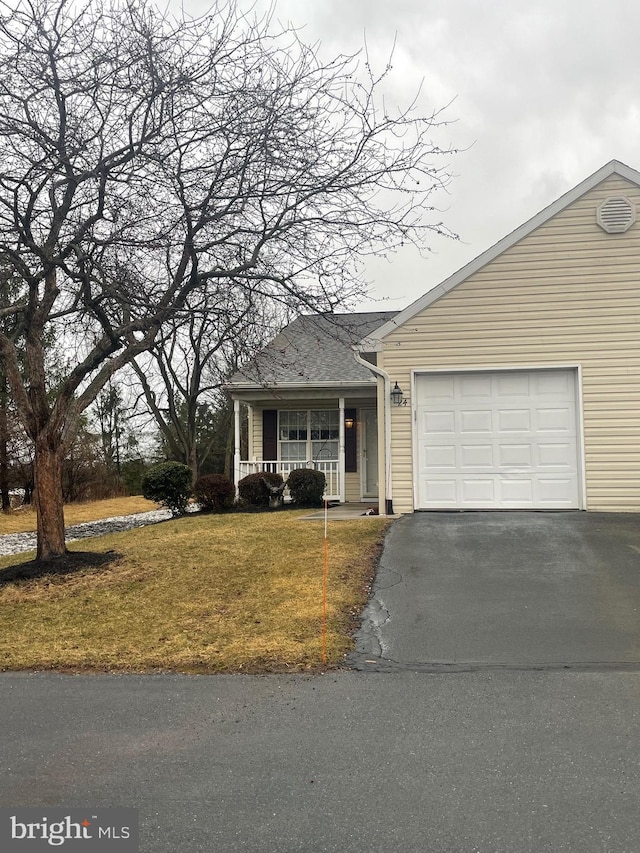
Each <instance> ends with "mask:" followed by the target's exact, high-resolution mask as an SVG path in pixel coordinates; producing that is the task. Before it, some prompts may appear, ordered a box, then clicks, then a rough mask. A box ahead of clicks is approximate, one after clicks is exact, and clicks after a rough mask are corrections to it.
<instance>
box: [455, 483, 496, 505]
mask: <svg viewBox="0 0 640 853" xmlns="http://www.w3.org/2000/svg"><path fill="white" fill-rule="evenodd" d="M461 486H462V494H461V498H462V503H463V505H464V506H470V505H472V504H478V505H485V506H491V505H492V504H493V503H494V502H495V500H496V490H495V486H496V484H495V480H494V479H493V477H486V478H484V479H481V478H479V477H477V478H475V477H474V478H473V479H471V478H469V479H466V478H464V479H462V480H461Z"/></svg>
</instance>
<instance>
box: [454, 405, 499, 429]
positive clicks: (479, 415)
mask: <svg viewBox="0 0 640 853" xmlns="http://www.w3.org/2000/svg"><path fill="white" fill-rule="evenodd" d="M458 423H459V430H460V432H462V433H465V432H481V433H489V434H491V433H493V417H492V412H491V410H490V409H489V410H484V411H482V410H476V411H473V410H471V411H469V410H467V411H465V410H463V411H461V412H460V419H459V421H458Z"/></svg>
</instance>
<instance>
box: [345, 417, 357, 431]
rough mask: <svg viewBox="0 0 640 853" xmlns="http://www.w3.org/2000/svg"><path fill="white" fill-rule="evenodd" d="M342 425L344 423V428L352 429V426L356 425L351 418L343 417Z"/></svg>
mask: <svg viewBox="0 0 640 853" xmlns="http://www.w3.org/2000/svg"><path fill="white" fill-rule="evenodd" d="M344 425H345V428H346V429H353V428H354V426H355V425H356V422H355V420H354V419H353V418H345V419H344Z"/></svg>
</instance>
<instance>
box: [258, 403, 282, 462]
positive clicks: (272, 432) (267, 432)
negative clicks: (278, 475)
mask: <svg viewBox="0 0 640 853" xmlns="http://www.w3.org/2000/svg"><path fill="white" fill-rule="evenodd" d="M277 458H278V410H277V409H264V411H263V412H262V459H263V461H264V462H273V461H275V460H276V459H277Z"/></svg>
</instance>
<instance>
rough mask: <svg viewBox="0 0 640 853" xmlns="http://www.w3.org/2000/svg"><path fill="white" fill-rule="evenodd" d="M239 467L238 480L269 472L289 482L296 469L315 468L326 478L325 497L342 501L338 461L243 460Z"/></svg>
mask: <svg viewBox="0 0 640 853" xmlns="http://www.w3.org/2000/svg"><path fill="white" fill-rule="evenodd" d="M237 465H238V479H239V480H241V479H242V478H243V477H246V476H247V475H248V474H257V473H258V472H259V471H269V473H272V474H280V475H281V476H282V479H283V480H284V481H285V483H286V482H287V478H288V477H289V474H290V473H291V472H292V471H293V470H295V469H296V468H315V470H316V471H322V473H323V474H324V476H325V480H326V485H325V490H324V493H325V497H326V498H327V500H330V501H339V500H341V489H340V486H341V483H340V470H339V464H338V460H337V459H336V460H326V459H322V460H318V461H317V462H312V461H310V462H278V461H274V460H267V461H265V462H262V461H259V460H255V459H253V460H251V461H248V460H241V461H240V462H238V463H237Z"/></svg>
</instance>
